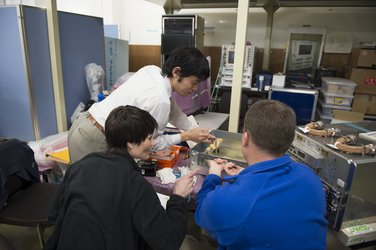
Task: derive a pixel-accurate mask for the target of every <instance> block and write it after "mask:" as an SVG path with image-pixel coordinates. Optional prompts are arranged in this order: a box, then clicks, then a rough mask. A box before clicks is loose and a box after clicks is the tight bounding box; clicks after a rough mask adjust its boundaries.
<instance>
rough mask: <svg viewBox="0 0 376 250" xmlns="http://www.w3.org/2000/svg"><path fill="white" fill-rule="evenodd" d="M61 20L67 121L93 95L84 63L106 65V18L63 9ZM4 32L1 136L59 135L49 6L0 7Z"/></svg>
mask: <svg viewBox="0 0 376 250" xmlns="http://www.w3.org/2000/svg"><path fill="white" fill-rule="evenodd" d="M58 21H59V34H60V46H61V58H62V71H63V84H64V95H65V105H66V115H67V121H69V118H70V116H71V115H72V114H73V112H74V109H75V108H76V106H77V105H78V103H79V102H81V101H82V102H86V101H87V100H88V99H89V97H90V95H89V91H88V89H87V86H86V82H85V76H84V67H85V65H86V64H88V63H92V62H94V63H96V64H98V65H101V66H102V67H103V68H105V57H104V31H103V19H102V18H97V17H89V16H83V15H77V14H72V13H66V12H59V13H58ZM0 34H1V39H0V55H1V56H0V137H5V138H18V139H20V140H25V141H31V140H37V139H39V138H43V137H46V136H48V135H52V134H56V133H57V132H58V131H57V124H56V112H55V103H54V95H53V87H52V73H51V64H50V52H49V44H48V29H47V13H46V10H45V9H42V8H36V7H31V6H24V5H12V6H2V7H0ZM67 125H68V126H69V125H70V124H67Z"/></svg>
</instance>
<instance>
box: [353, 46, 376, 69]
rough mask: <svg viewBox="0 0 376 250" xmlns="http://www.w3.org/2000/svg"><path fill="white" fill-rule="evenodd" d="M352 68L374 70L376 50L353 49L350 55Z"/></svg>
mask: <svg viewBox="0 0 376 250" xmlns="http://www.w3.org/2000/svg"><path fill="white" fill-rule="evenodd" d="M351 65H352V66H353V67H367V68H376V50H371V49H353V50H352V53H351Z"/></svg>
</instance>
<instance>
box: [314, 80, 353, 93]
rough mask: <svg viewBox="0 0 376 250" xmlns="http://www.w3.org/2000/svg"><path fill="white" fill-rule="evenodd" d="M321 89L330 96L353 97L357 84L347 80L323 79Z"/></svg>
mask: <svg viewBox="0 0 376 250" xmlns="http://www.w3.org/2000/svg"><path fill="white" fill-rule="evenodd" d="M321 80H322V86H321V89H322V90H324V91H326V92H327V93H330V94H338V95H353V94H354V90H355V87H356V85H357V84H356V83H355V82H353V81H351V80H349V79H345V78H339V77H322V78H321Z"/></svg>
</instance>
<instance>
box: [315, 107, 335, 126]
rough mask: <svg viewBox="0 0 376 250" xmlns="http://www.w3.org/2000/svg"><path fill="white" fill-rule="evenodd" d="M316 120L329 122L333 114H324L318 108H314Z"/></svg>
mask: <svg viewBox="0 0 376 250" xmlns="http://www.w3.org/2000/svg"><path fill="white" fill-rule="evenodd" d="M316 115H317V120H320V121H322V122H323V123H324V124H330V123H331V122H332V119H333V115H324V114H323V113H321V112H320V110H319V109H317V110H316Z"/></svg>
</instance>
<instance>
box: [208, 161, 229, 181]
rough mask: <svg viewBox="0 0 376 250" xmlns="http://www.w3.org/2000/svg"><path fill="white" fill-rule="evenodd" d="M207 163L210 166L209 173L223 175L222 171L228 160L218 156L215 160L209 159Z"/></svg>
mask: <svg viewBox="0 0 376 250" xmlns="http://www.w3.org/2000/svg"><path fill="white" fill-rule="evenodd" d="M206 163H207V164H208V166H209V174H215V175H218V176H219V177H221V174H222V171H223V169H224V167H225V165H226V163H227V161H226V160H223V159H220V158H216V159H214V160H207V161H206Z"/></svg>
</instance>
